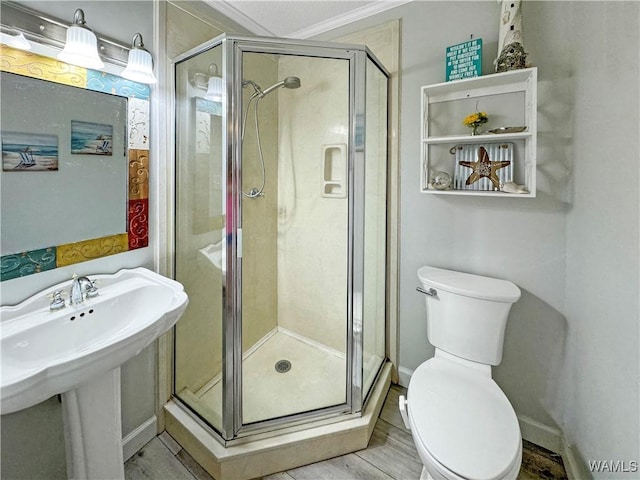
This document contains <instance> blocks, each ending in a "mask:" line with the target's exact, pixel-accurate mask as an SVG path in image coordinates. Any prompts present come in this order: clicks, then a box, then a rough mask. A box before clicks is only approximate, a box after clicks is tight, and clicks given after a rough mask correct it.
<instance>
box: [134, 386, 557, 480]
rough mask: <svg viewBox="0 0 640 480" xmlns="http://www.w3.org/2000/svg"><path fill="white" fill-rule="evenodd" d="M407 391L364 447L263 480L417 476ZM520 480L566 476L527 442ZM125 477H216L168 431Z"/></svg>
mask: <svg viewBox="0 0 640 480" xmlns="http://www.w3.org/2000/svg"><path fill="white" fill-rule="evenodd" d="M405 393H406V389H405V388H402V387H398V386H392V387H391V390H389V394H388V395H387V399H386V401H385V403H384V406H383V408H382V412H381V413H380V418H379V419H378V423H377V424H376V428H375V430H374V432H373V435H372V437H371V441H370V442H369V446H368V447H367V448H366V449H365V450H360V451H359V452H355V453H350V454H348V455H343V456H341V457H336V458H332V459H329V460H325V461H323V462H318V463H314V464H311V465H306V466H304V467H299V468H294V469H292V470H287V471H286V472H280V473H275V474H273V475H269V476H266V477H263V480H352V479H353V480H356V479H361V480H377V479H380V480H383V479H384V480H389V479H395V480H417V479H419V478H420V471H421V470H422V463H421V462H420V458H419V457H418V453H417V452H416V449H415V446H414V444H413V439H412V438H411V433H410V432H408V431H407V430H405V428H404V425H403V423H402V418H401V417H400V412H399V411H398V407H397V405H398V396H400V395H403V394H405ZM523 446H524V449H523V459H522V467H521V469H520V474H519V475H518V480H562V479H566V478H567V474H566V472H565V469H564V466H563V464H562V459H561V458H560V456H559V455H557V454H555V453H552V452H550V451H548V450H545V449H544V448H541V447H538V446H537V445H534V444H532V443H529V442H527V441H524V444H523ZM125 479H126V480H147V479H148V480H174V479H175V480H194V479H197V480H212V477H211V476H210V475H209V474H208V473H207V472H206V471H205V470H204V469H203V468H202V467H201V466H200V465H198V464H197V463H196V462H195V460H193V458H191V456H190V455H189V454H188V453H187V452H186V451H184V450H183V449H182V448H181V447H180V445H178V444H177V443H176V441H175V440H173V438H171V437H170V436H169V435H168V434H167V433H166V432H163V433H162V434H160V435H159V436H158V437H156V438H154V439H153V440H152V441H151V442H149V443H148V444H147V445H145V446H144V448H142V450H140V451H139V452H138V453H137V454H135V455H134V456H133V457H132V458H131V459H129V460H128V461H127V462H126V463H125Z"/></svg>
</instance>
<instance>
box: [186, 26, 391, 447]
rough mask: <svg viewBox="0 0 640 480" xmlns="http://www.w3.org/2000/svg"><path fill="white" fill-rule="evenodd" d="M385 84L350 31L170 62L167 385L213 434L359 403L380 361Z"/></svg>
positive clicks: (217, 48) (203, 49) (227, 47)
mask: <svg viewBox="0 0 640 480" xmlns="http://www.w3.org/2000/svg"><path fill="white" fill-rule="evenodd" d="M216 72H220V73H219V74H220V75H221V77H222V84H223V87H224V88H223V96H222V100H221V101H220V100H219V99H217V97H216V96H215V95H214V94H213V93H212V91H211V88H209V87H210V86H211V84H212V83H215V82H211V81H210V79H211V77H213V76H215V74H216ZM387 82H388V74H387V72H386V71H385V70H384V68H383V67H382V66H381V65H380V64H379V62H377V60H376V59H375V57H373V56H372V55H371V54H370V52H368V50H367V49H366V48H365V47H360V46H353V45H338V44H328V43H318V42H295V41H281V40H275V39H263V38H252V37H230V36H222V37H219V38H217V39H214V40H212V41H211V42H208V43H207V44H205V45H202V46H200V47H198V48H196V49H194V50H193V51H191V52H187V53H186V54H184V55H183V56H181V57H180V58H179V59H177V60H176V62H175V89H176V90H175V95H176V102H175V105H176V107H175V109H176V158H175V161H176V228H175V231H176V237H175V251H176V259H175V276H176V279H177V280H178V281H180V282H182V283H183V284H184V286H185V289H186V291H187V293H188V295H189V298H190V304H189V307H188V309H187V311H186V312H185V314H184V316H183V318H182V319H181V321H180V322H179V323H178V324H177V326H176V329H175V335H174V339H175V345H174V352H175V361H174V397H175V398H176V399H177V400H178V401H179V403H180V404H181V405H183V406H184V407H185V408H186V409H188V410H189V411H190V412H192V413H193V414H195V415H196V416H197V417H199V418H200V419H201V420H204V421H205V422H206V424H207V425H209V426H210V427H212V429H213V430H214V431H215V433H216V435H217V436H218V438H219V440H221V441H222V442H223V443H225V442H227V441H230V440H233V439H236V438H238V437H242V436H246V435H251V434H253V433H257V432H265V431H269V430H273V429H278V428H283V427H285V426H287V425H291V424H294V423H295V424H300V423H301V422H305V421H312V420H317V419H322V418H327V417H336V416H340V415H351V416H352V415H357V414H358V413H359V412H361V411H362V409H363V405H364V404H365V402H366V400H367V396H368V394H369V392H370V391H371V389H372V387H373V385H374V384H375V380H376V376H377V375H378V373H379V372H380V370H381V368H382V366H383V364H384V362H385V318H386V315H385V309H386V302H385V279H386V264H385V259H386V254H385V253H386V191H387V186H386V172H387V166H386V165H387V163H386V162H387V157H386V155H387ZM329 184H330V185H329ZM327 188H328V190H327Z"/></svg>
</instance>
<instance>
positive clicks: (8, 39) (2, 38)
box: [0, 32, 31, 50]
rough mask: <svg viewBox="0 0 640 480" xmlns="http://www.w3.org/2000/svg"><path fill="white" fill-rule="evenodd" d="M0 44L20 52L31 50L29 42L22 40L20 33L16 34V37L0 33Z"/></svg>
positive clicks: (22, 36)
mask: <svg viewBox="0 0 640 480" xmlns="http://www.w3.org/2000/svg"><path fill="white" fill-rule="evenodd" d="M0 42H1V43H4V44H5V45H9V46H10V47H13V48H18V49H20V50H31V44H30V43H29V40H27V39H26V38H24V35H23V34H22V32H18V33H17V34H16V35H10V34H8V33H4V32H0Z"/></svg>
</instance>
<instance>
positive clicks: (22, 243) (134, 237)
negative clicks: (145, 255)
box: [0, 46, 149, 280]
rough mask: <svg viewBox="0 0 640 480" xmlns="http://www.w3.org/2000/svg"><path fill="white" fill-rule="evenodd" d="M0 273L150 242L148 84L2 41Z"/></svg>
mask: <svg viewBox="0 0 640 480" xmlns="http://www.w3.org/2000/svg"><path fill="white" fill-rule="evenodd" d="M0 59H1V64H0V83H1V84H0V89H1V97H2V98H1V102H2V118H1V120H2V122H1V125H2V131H1V133H0V136H1V141H2V169H1V172H0V181H1V192H2V203H1V214H2V217H1V222H2V224H1V229H0V231H1V247H0V249H1V250H0V253H1V255H2V259H1V279H2V280H9V279H12V278H17V277H22V276H25V275H29V274H32V273H38V272H41V271H45V270H49V269H52V268H56V267H60V266H66V265H71V264H74V263H78V262H82V261H87V260H92V259H95V258H100V257H103V256H106V255H112V254H115V253H121V252H124V251H127V250H131V249H135V248H140V247H145V246H147V245H148V195H149V189H148V179H149V133H148V130H149V129H148V114H149V101H148V100H149V87H148V86H147V85H142V84H138V83H136V82H131V81H129V80H125V79H123V78H121V77H118V76H115V75H111V74H108V73H105V72H100V71H94V70H90V69H85V68H82V67H75V66H72V65H68V64H65V63H63V62H60V61H59V60H57V59H53V58H48V57H45V56H41V55H37V54H34V53H31V52H24V51H21V50H14V49H12V48H8V47H5V46H2V48H1V49H0Z"/></svg>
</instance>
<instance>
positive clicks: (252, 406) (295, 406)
mask: <svg viewBox="0 0 640 480" xmlns="http://www.w3.org/2000/svg"><path fill="white" fill-rule="evenodd" d="M283 360H285V361H288V362H290V364H291V368H290V369H289V370H287V371H285V372H280V371H279V370H284V368H283V364H280V365H279V367H280V368H279V369H277V368H276V365H277V364H278V362H281V361H283ZM242 373H243V380H242V395H243V399H242V400H243V412H242V417H243V422H244V423H253V422H258V421H261V420H267V419H272V418H278V417H283V416H287V415H291V414H295V413H300V412H306V411H309V410H315V409H318V408H323V407H328V406H332V405H338V404H341V403H344V402H345V401H346V391H345V386H346V362H345V355H344V353H342V352H339V351H337V350H334V349H332V348H329V347H327V346H325V345H322V344H320V343H317V342H314V341H313V340H310V339H308V338H306V337H303V336H301V335H298V334H296V333H294V332H291V331H289V330H286V329H283V328H277V329H274V330H273V331H271V332H270V333H269V334H267V335H266V336H265V337H264V338H262V339H261V340H260V341H258V342H257V343H256V345H254V346H253V347H251V349H249V351H247V352H246V353H245V355H244V358H243V361H242ZM178 396H179V397H180V398H181V399H182V400H184V401H185V402H186V403H188V404H189V405H190V406H191V407H192V408H193V409H194V410H196V411H197V412H199V413H200V414H201V415H202V416H203V417H205V418H207V419H208V420H209V421H211V423H212V424H214V425H220V424H221V422H222V419H221V408H222V407H221V406H222V381H221V378H220V376H218V377H216V378H214V379H212V380H211V381H210V382H208V383H207V384H206V385H205V386H204V387H202V388H201V389H200V390H198V391H197V392H190V391H189V390H186V389H185V390H183V391H181V392H180V394H179V395H178Z"/></svg>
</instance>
